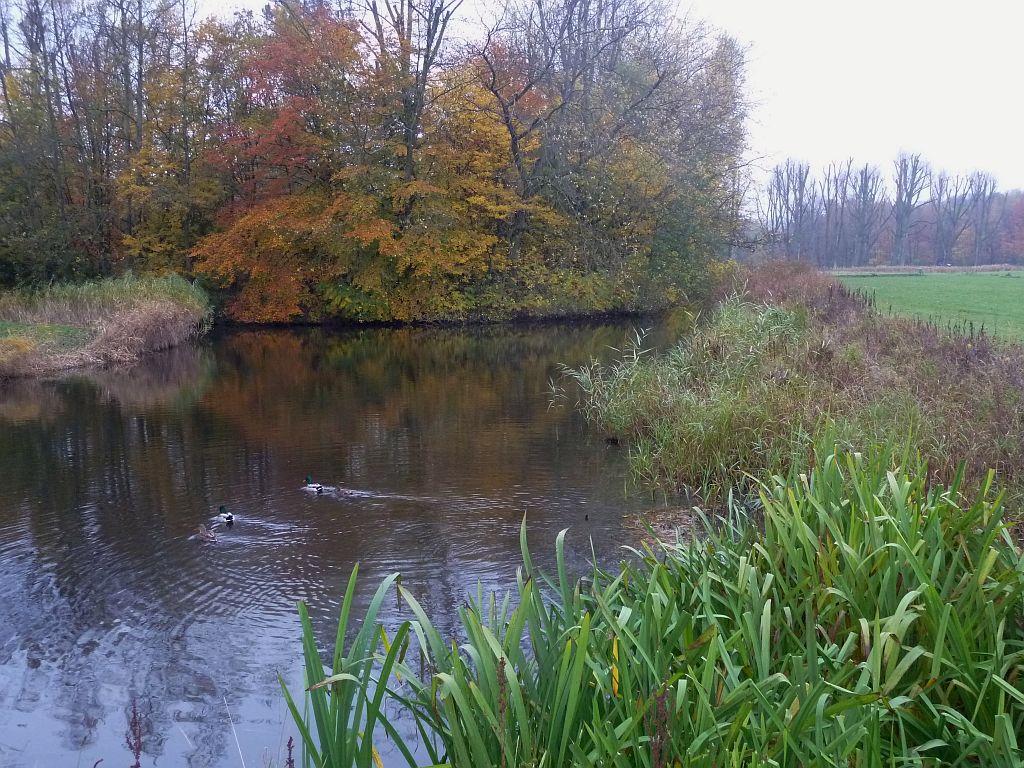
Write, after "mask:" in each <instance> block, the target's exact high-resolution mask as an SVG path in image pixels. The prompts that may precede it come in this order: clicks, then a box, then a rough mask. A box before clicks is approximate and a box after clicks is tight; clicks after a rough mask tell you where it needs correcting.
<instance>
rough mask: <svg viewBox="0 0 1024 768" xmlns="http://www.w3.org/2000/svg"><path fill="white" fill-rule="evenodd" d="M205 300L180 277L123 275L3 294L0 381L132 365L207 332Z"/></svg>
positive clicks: (1, 300) (207, 317) (207, 307)
mask: <svg viewBox="0 0 1024 768" xmlns="http://www.w3.org/2000/svg"><path fill="white" fill-rule="evenodd" d="M209 318H210V307H209V303H208V301H207V299H206V296H205V295H204V294H203V293H202V292H201V291H200V290H199V289H198V288H195V287H193V286H192V285H191V284H189V283H188V282H187V281H185V280H183V279H181V278H179V277H176V276H171V277H162V278H134V277H130V276H128V277H123V278H119V279H117V280H108V281H103V282H99V283H89V284H85V285H77V286H54V287H51V288H49V289H46V290H45V291H42V292H40V293H23V292H12V293H8V294H4V295H2V296H0V324H5V325H6V326H7V333H6V335H4V336H0V379H6V378H20V377H26V376H41V375H47V374H52V373H56V372H59V371H64V370H68V369H72V368H81V367H92V366H107V365H116V364H124V363H130V362H133V361H135V360H138V359H139V358H140V357H142V356H144V355H146V354H148V353H150V352H155V351H159V350H163V349H168V348H170V347H173V346H175V345H177V344H180V343H181V342H183V341H185V340H186V339H189V338H192V337H194V336H197V335H199V334H200V333H202V332H203V331H204V330H205V329H206V328H207V327H208V324H209Z"/></svg>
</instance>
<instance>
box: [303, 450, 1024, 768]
mask: <svg viewBox="0 0 1024 768" xmlns="http://www.w3.org/2000/svg"><path fill="white" fill-rule="evenodd" d="M907 456H908V454H906V453H901V454H899V455H896V454H894V453H893V452H892V451H890V450H884V449H878V450H872V451H869V452H868V453H866V454H864V455H861V454H856V453H851V452H846V451H842V450H834V449H831V448H825V447H822V448H821V449H819V451H818V455H817V456H816V459H815V461H814V469H812V470H811V471H810V472H809V473H806V474H793V475H790V476H788V477H785V478H784V477H781V476H774V477H771V478H769V479H767V480H766V481H765V482H764V483H763V484H761V485H759V489H760V494H759V495H760V499H761V503H762V509H761V511H760V514H759V516H758V520H756V521H755V520H753V519H752V518H751V517H750V516H749V513H748V512H746V511H745V510H744V509H743V508H739V507H733V508H732V509H731V510H730V514H729V516H728V518H727V520H726V521H725V522H724V524H718V525H713V524H711V523H710V522H708V521H706V520H705V521H704V523H703V527H704V530H703V533H702V535H700V536H696V537H694V538H692V539H689V540H688V541H686V542H685V543H681V542H678V543H675V544H664V545H661V546H660V547H659V548H658V549H657V550H655V549H647V550H646V552H644V553H638V555H639V557H638V558H637V560H636V561H635V562H634V563H632V564H626V565H623V566H622V567H621V569H620V570H619V571H618V572H614V573H612V572H606V571H603V570H601V569H599V568H597V567H596V566H595V568H594V570H593V571H592V573H591V574H590V575H589V577H588V578H586V579H581V580H573V579H571V578H570V577H569V575H568V574H567V570H566V566H565V559H564V557H563V537H562V536H559V538H558V541H557V574H555V575H554V577H548V576H547V575H545V574H544V573H542V572H540V571H539V570H538V569H537V568H536V567H535V566H534V564H533V562H532V560H531V557H530V553H529V551H528V549H527V547H526V536H525V523H524V528H523V532H522V535H521V540H522V553H523V567H522V569H521V571H520V573H519V577H518V581H517V586H516V590H515V594H514V596H508V595H506V596H495V595H489V596H485V595H483V594H478V595H477V596H476V597H475V599H471V600H470V601H469V603H468V604H467V605H466V606H465V607H464V608H462V609H461V610H460V611H459V619H460V625H461V626H460V629H459V634H460V635H461V637H462V638H464V639H463V640H462V642H461V643H456V642H454V641H451V640H450V638H449V637H448V636H447V635H446V634H445V633H443V632H442V631H440V630H438V629H437V628H436V627H435V625H434V623H432V621H431V618H430V617H429V616H427V615H426V613H425V612H424V610H423V609H422V607H421V606H420V605H419V604H418V603H417V602H416V601H415V599H414V598H413V597H412V596H411V595H410V593H409V592H408V591H407V589H406V588H404V587H403V586H401V585H400V584H399V583H398V582H397V579H396V577H391V578H389V579H387V580H386V581H385V582H384V583H383V584H381V586H380V588H379V589H378V591H377V593H376V595H375V597H374V598H373V600H372V601H371V603H370V606H369V609H368V611H367V613H366V614H365V615H364V616H363V617H362V626H361V627H360V628H359V630H358V633H357V634H355V637H354V640H352V641H351V642H350V641H349V636H350V632H349V631H348V630H349V623H350V622H351V621H353V616H352V614H351V612H352V607H353V602H354V595H355V579H356V575H355V573H353V575H352V579H351V580H350V583H349V588H348V592H347V593H346V596H345V600H344V602H343V605H342V614H341V621H340V623H339V627H338V633H337V636H336V645H335V650H334V655H333V660H332V661H331V665H330V667H329V668H326V669H325V667H324V666H323V662H322V660H321V657H320V655H319V653H318V650H317V643H316V639H315V637H314V633H313V629H312V626H311V624H310V622H309V619H308V616H307V615H306V613H305V610H304V609H302V608H301V606H300V610H301V612H302V613H301V615H302V624H303V629H304V649H305V662H306V670H307V684H308V693H307V700H306V702H305V706H304V707H302V705H301V703H300V702H298V701H296V700H294V699H293V698H292V697H291V696H289V697H288V701H289V705H290V706H291V711H292V713H293V715H294V717H295V719H296V722H297V723H298V726H299V729H300V733H301V739H302V745H303V748H304V749H303V752H304V755H303V756H304V760H305V764H306V765H316V766H330V767H332V768H342V767H344V768H348V767H349V766H360V767H365V768H369V767H370V766H373V765H376V764H379V763H378V762H377V761H378V760H379V756H378V753H377V749H376V747H377V746H379V745H381V744H382V743H383V742H384V741H385V740H386V739H387V740H391V741H392V742H393V744H394V746H395V747H396V748H397V752H398V753H399V755H400V756H402V757H404V760H405V762H407V763H408V764H409V765H417V764H418V763H419V762H420V761H422V762H423V764H427V765H451V766H463V767H465V768H470V767H471V766H472V767H473V768H482V767H484V766H494V767H495V768H498V766H501V768H519V767H523V768H525V767H526V766H570V765H574V766H621V767H622V768H630V767H632V766H638V767H639V766H643V767H644V768H669V767H670V766H672V767H674V766H707V767H708V768H710V767H711V766H769V765H774V766H808V765H816V766H843V767H844V768H851V767H862V766H863V767H864V768H867V767H868V766H883V765H885V766H889V765H904V766H934V765H968V766H970V765H976V766H982V765H984V766H997V765H1005V766H1018V765H1021V764H1022V761H1024V752H1022V750H1021V746H1022V745H1021V744H1020V743H1019V741H1018V739H1019V734H1020V733H1024V620H1022V611H1021V609H1022V599H1024V561H1022V558H1021V555H1020V553H1019V552H1018V550H1016V549H1015V548H1014V546H1013V545H1012V543H1011V541H1010V539H1009V536H1008V534H1007V532H1006V530H1005V529H1004V527H1003V524H1002V520H1001V506H1000V499H999V498H998V497H995V496H994V495H993V494H992V493H991V486H990V482H991V476H990V477H989V480H988V482H986V483H985V484H983V487H982V489H981V491H980V493H979V494H978V495H977V496H976V497H974V499H973V501H966V502H965V501H963V499H964V495H963V486H962V480H963V478H962V477H960V476H957V477H955V478H954V481H953V483H952V485H950V486H949V487H945V486H939V485H935V484H932V483H930V482H929V480H928V475H927V471H926V468H925V467H924V466H923V465H922V464H920V463H917V462H915V461H910V460H908V458H907ZM392 589H396V590H397V592H398V597H399V600H400V602H401V604H404V606H405V607H406V613H407V618H406V619H405V620H404V621H402V623H401V624H400V625H399V626H398V627H397V629H396V630H395V631H394V632H393V633H391V634H390V635H389V634H388V633H385V632H384V630H383V628H382V627H381V626H380V625H379V623H378V616H379V611H380V607H381V605H382V604H383V603H384V601H385V599H387V598H388V593H389V592H390V591H391V590H392ZM286 693H287V691H286ZM303 713H306V714H303ZM401 718H405V719H407V720H408V719H411V720H412V721H413V722H414V723H415V726H416V731H417V732H418V738H417V740H416V743H417V744H418V749H419V753H418V754H416V753H414V747H413V742H407V741H405V740H403V738H402V736H401V733H400V730H399V728H398V727H397V726H396V719H401ZM402 732H408V731H407V730H406V729H402Z"/></svg>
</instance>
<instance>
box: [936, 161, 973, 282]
mask: <svg viewBox="0 0 1024 768" xmlns="http://www.w3.org/2000/svg"><path fill="white" fill-rule="evenodd" d="M973 202H974V193H973V189H972V183H971V178H969V177H967V176H953V177H950V176H949V175H948V174H946V173H939V174H933V175H932V178H931V207H932V212H933V215H934V229H933V232H932V240H933V243H934V247H935V263H936V264H952V263H953V261H954V259H955V253H956V246H957V243H958V242H959V241H960V237H961V235H963V233H964V230H966V229H967V225H968V224H969V223H970V221H971V219H970V214H971V206H972V203H973Z"/></svg>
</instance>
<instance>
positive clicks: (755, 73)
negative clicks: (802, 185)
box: [682, 0, 1024, 189]
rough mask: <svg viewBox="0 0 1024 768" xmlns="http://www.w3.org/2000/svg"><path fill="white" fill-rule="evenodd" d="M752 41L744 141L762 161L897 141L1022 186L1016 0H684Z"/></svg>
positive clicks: (875, 150) (1023, 20) (884, 160)
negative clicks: (750, 108) (747, 131)
mask: <svg viewBox="0 0 1024 768" xmlns="http://www.w3.org/2000/svg"><path fill="white" fill-rule="evenodd" d="M687 5H688V6H689V8H690V11H691V14H692V15H693V16H694V17H697V18H703V19H705V20H707V21H708V22H710V23H711V24H713V25H715V26H717V27H719V28H720V29H722V30H724V31H726V32H728V33H730V34H731V35H732V36H734V37H736V38H737V39H739V40H740V41H741V42H744V43H746V44H747V45H748V46H749V54H748V56H749V59H748V70H747V71H748V89H749V93H750V97H751V99H752V100H753V101H754V102H755V106H754V109H753V111H752V114H751V121H750V144H751V149H752V151H753V152H754V153H755V155H757V156H760V157H762V158H763V160H762V161H761V164H762V165H764V166H768V167H770V166H771V165H774V164H775V163H776V162H778V161H779V160H782V159H785V158H786V157H788V156H793V157H797V158H799V159H802V160H805V161H808V162H810V163H811V164H812V165H813V166H815V167H821V166H823V165H825V164H827V163H828V162H830V161H832V160H842V159H844V158H846V157H850V156H852V157H853V158H854V161H855V162H860V163H864V162H870V163H875V164H877V165H880V166H882V167H883V168H884V169H885V170H888V168H889V167H890V164H891V161H892V159H893V158H894V157H895V156H896V155H897V154H898V153H899V152H900V151H902V150H905V151H911V152H920V153H921V154H922V155H923V156H924V157H925V158H927V159H928V160H929V161H930V162H931V163H932V165H933V166H934V167H936V168H944V169H946V170H948V171H950V172H952V173H965V172H969V171H972V170H983V171H988V172H989V173H992V174H993V175H994V176H995V177H996V179H998V181H999V185H1000V187H1002V188H1003V189H1010V188H1024V57H1022V53H1024V2H1022V0H973V2H962V0H958V1H957V2H951V1H950V0H931V2H925V0H853V1H849V2H838V1H836V0H776V1H775V2H757V0H690V2H689V3H686V2H685V0H684V4H683V6H682V7H686V6H687Z"/></svg>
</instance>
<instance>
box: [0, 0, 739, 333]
mask: <svg viewBox="0 0 1024 768" xmlns="http://www.w3.org/2000/svg"><path fill="white" fill-rule="evenodd" d="M190 2H191V0H176V2H171V3H167V2H156V0H84V2H83V1H82V0H74V1H72V0H0V32H2V38H3V40H2V41H3V43H4V49H3V61H2V62H0V66H2V72H0V74H2V83H3V93H2V97H3V103H2V105H0V118H2V122H0V178H2V179H3V184H2V185H0V283H4V284H20V283H26V282H41V281H45V280H52V279H54V278H63V279H74V278H78V277H86V276H92V275H101V274H107V273H111V272H115V271H121V270H124V269H135V270H156V271H162V270H176V271H179V272H183V273H186V274H189V275H193V276H199V277H201V278H202V279H204V280H207V281H209V282H210V283H211V284H212V285H214V286H216V287H219V288H220V289H222V290H223V292H224V296H225V298H226V311H227V312H228V314H229V315H230V316H232V317H233V318H235V319H238V320H241V321H248V322H267V321H288V320H292V319H296V318H304V319H312V320H316V319H322V318H327V317H342V318H350V319H362V320H391V319H398V320H408V319H434V318H456V317H468V316H477V315H491V316H507V315H514V314H517V313H521V312H523V313H544V312H560V311H589V310H607V309H615V308H626V307H641V306H651V305H657V304H662V303H665V302H668V301H671V300H674V299H677V298H680V297H682V296H685V295H686V294H687V293H688V292H693V291H694V290H695V289H696V286H697V283H698V282H699V279H700V274H701V270H702V265H703V264H704V263H705V262H706V261H707V259H709V258H711V257H713V256H715V255H716V254H718V253H721V252H722V249H723V248H724V247H726V246H727V245H728V244H729V243H730V242H731V241H732V240H733V239H734V237H735V235H736V232H737V229H738V226H739V210H740V206H739V205H738V202H737V196H738V194H739V190H740V189H741V188H742V184H741V183H740V181H741V163H740V156H741V154H742V151H743V148H744V146H743V142H744V126H743V121H744V104H743V92H742V87H743V54H742V51H741V50H740V49H739V47H738V46H737V45H736V43H735V42H734V41H733V40H731V39H730V38H728V37H725V36H721V35H718V34H716V33H714V32H713V31H711V30H709V29H707V28H705V27H703V26H701V25H699V24H694V23H692V22H684V21H681V20H679V19H677V18H675V17H674V16H673V15H672V13H670V11H669V6H668V4H667V3H661V2H660V0H655V1H654V2H651V0H603V1H602V2H599V3H595V2H592V0H550V2H549V1H548V0H506V1H505V2H504V3H503V4H501V5H500V6H498V7H497V10H496V11H495V13H494V14H493V16H492V17H491V18H490V19H489V20H487V21H486V22H485V23H484V24H483V25H481V24H479V23H476V22H475V21H473V20H472V19H470V18H463V17H461V16H460V15H459V12H460V10H461V9H460V0H362V2H356V3H354V4H347V5H345V6H344V7H335V6H331V5H328V4H326V3H324V2H305V3H301V2H297V1H296V0H287V1H285V0H279V1H278V2H277V3H275V4H273V5H268V6H267V7H266V8H265V10H264V11H263V12H261V13H259V14H254V13H251V12H245V13H240V14H236V15H235V16H234V17H233V18H232V19H231V20H226V21H225V20H218V19H210V20H207V21H203V22H197V21H196V18H195V13H194V10H193V8H192V6H191V5H190ZM467 16H468V15H467Z"/></svg>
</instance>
